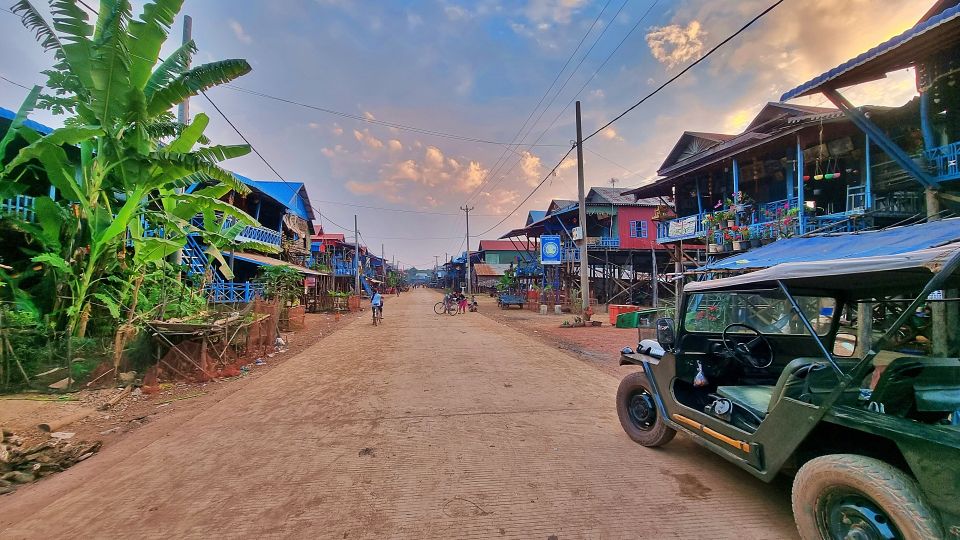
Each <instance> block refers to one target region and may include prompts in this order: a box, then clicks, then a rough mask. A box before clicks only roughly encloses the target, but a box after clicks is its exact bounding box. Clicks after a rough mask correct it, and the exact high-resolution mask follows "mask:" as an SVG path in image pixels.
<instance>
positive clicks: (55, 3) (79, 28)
mask: <svg viewBox="0 0 960 540" xmlns="http://www.w3.org/2000/svg"><path fill="white" fill-rule="evenodd" d="M50 13H51V14H52V15H53V28H54V29H55V30H56V31H57V32H60V34H61V35H62V36H63V39H65V40H66V41H69V42H71V43H74V42H77V41H86V40H88V39H89V38H90V36H92V35H93V26H91V25H90V23H89V19H88V17H87V12H86V11H84V10H83V9H81V8H80V7H79V6H78V5H77V2H76V0H50Z"/></svg>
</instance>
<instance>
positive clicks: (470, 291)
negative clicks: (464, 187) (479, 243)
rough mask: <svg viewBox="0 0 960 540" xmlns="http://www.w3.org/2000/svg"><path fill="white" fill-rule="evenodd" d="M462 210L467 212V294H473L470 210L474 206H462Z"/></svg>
mask: <svg viewBox="0 0 960 540" xmlns="http://www.w3.org/2000/svg"><path fill="white" fill-rule="evenodd" d="M460 209H461V210H463V211H464V212H466V213H467V296H471V295H472V294H473V275H472V274H471V272H470V211H471V210H473V209H474V207H473V206H461V207H460Z"/></svg>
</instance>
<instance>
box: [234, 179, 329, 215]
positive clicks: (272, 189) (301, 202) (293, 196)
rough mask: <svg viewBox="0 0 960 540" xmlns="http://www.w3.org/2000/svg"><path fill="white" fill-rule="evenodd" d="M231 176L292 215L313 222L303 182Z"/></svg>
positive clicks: (311, 209)
mask: <svg viewBox="0 0 960 540" xmlns="http://www.w3.org/2000/svg"><path fill="white" fill-rule="evenodd" d="M233 175H234V176H236V177H237V179H239V180H240V181H241V182H243V183H244V184H245V185H247V186H249V187H251V188H253V189H255V190H257V191H259V192H260V193H263V194H264V195H266V196H268V197H270V198H271V199H273V200H275V201H277V202H278V203H280V204H281V205H283V206H284V207H285V208H286V209H288V210H290V212H291V213H293V214H294V215H296V216H299V217H301V218H303V219H304V220H306V221H308V222H311V223H312V222H313V208H312V207H311V206H310V199H309V197H308V196H307V189H306V186H304V184H303V182H272V181H268V180H253V179H251V178H247V177H246V176H243V175H242V174H237V173H233Z"/></svg>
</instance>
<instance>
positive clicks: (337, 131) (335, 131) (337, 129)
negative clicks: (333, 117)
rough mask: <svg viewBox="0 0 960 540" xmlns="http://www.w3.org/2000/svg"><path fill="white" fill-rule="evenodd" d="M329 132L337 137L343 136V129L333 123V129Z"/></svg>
mask: <svg viewBox="0 0 960 540" xmlns="http://www.w3.org/2000/svg"><path fill="white" fill-rule="evenodd" d="M330 132H331V133H333V134H334V135H336V136H338V137H339V136H340V135H343V128H342V127H340V124H338V123H336V122H334V123H333V127H332V128H330Z"/></svg>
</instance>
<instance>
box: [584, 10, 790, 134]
mask: <svg viewBox="0 0 960 540" xmlns="http://www.w3.org/2000/svg"><path fill="white" fill-rule="evenodd" d="M783 2H784V0H776V2H774V3H772V4H770V5H769V6H768V7H767V8H766V9H764V10H763V11H761V12H760V13H758V14H757V15H755V16H754V17H753V18H752V19H750V20H749V21H747V23H746V24H744V25H743V26H741V27H740V29H739V30H737V31H736V32H734V33H732V34H730V35H729V36H727V37H726V38H724V39H723V40H722V41H721V42H720V43H717V44H716V45H714V46H713V47H712V48H711V49H710V50H709V51H707V52H706V54H704V55H703V56H701V57H700V58H698V59H696V60H695V61H694V62H692V63H691V64H690V65H688V66H687V67H685V68H683V69H682V70H680V72H679V73H677V74H676V75H674V76H673V77H670V78H669V79H667V81H666V82H665V83H663V84H661V85H660V86H658V87H657V88H656V89H654V90H653V91H652V92H650V93H649V94H647V95H646V96H644V97H643V98H642V99H641V100H640V101H638V102H636V103H634V104H633V105H631V106H630V107H628V108H627V110H625V111H623V112H622V113H620V114H618V115H617V116H615V117H614V118H613V119H612V120H610V121H609V122H607V123H606V124H604V125H602V126H600V128H599V129H597V130H596V131H594V132H593V133H591V134H589V135H587V136H586V137H584V138H583V141H584V142H586V141H587V140H589V139H591V138H592V137H594V136H595V135H597V134H598V133H600V132H601V131H603V130H605V129H607V128H608V127H610V126H611V125H613V123H614V122H616V121H617V120H620V119H621V118H623V117H624V116H626V115H627V114H629V113H630V111H632V110H634V109H636V108H637V107H639V106H640V105H642V104H643V103H644V102H645V101H647V100H648V99H650V98H651V97H653V96H655V95H656V94H658V93H659V92H660V91H661V90H663V89H664V88H666V87H667V86H669V85H670V84H671V83H672V82H674V81H676V80H677V79H679V78H680V77H682V76H683V75H684V74H685V73H686V72H688V71H690V70H691V69H693V68H694V67H696V66H697V64H699V63H700V62H703V61H704V60H706V59H707V58H710V55H712V54H713V53H715V52H717V50H718V49H720V47H723V46H724V45H726V44H727V43H729V42H730V41H731V40H733V39H734V38H736V37H737V36H739V35H740V34H742V33H743V32H744V31H746V30H747V28H750V27H751V26H753V24H754V23H755V22H757V21H759V20H760V19H761V18H763V16H764V15H766V14H767V13H770V12H771V11H773V10H774V9H775V8H776V7H777V6H779V5H780V4H782V3H783Z"/></svg>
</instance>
